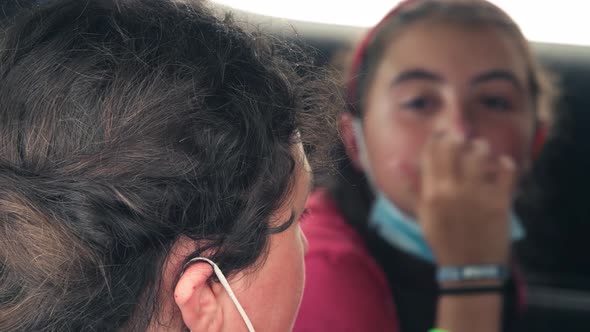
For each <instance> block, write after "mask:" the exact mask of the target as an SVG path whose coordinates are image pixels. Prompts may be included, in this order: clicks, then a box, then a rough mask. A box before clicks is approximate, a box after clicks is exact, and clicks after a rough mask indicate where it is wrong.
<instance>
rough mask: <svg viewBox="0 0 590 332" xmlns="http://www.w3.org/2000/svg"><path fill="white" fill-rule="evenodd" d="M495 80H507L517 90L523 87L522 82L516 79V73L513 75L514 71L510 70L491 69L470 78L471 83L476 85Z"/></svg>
mask: <svg viewBox="0 0 590 332" xmlns="http://www.w3.org/2000/svg"><path fill="white" fill-rule="evenodd" d="M495 80H502V81H507V82H510V83H512V85H514V86H515V87H516V88H517V89H519V90H523V89H524V87H523V86H522V83H521V82H520V81H519V80H518V78H516V75H514V73H512V72H511V71H508V70H504V69H493V70H490V71H487V72H485V73H483V74H480V75H478V76H477V77H475V78H474V79H472V80H471V84H472V85H477V84H481V83H486V82H489V81H495Z"/></svg>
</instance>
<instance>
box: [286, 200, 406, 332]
mask: <svg viewBox="0 0 590 332" xmlns="http://www.w3.org/2000/svg"><path fill="white" fill-rule="evenodd" d="M307 208H308V209H309V212H310V214H309V215H308V216H307V217H306V218H304V220H303V221H302V228H303V231H304V233H305V235H306V237H307V239H308V242H309V251H308V253H307V255H306V257H305V263H306V284H305V292H304V295H303V302H302V304H301V310H300V312H299V316H298V319H297V321H296V323H295V328H294V330H293V331H294V332H330V331H338V332H367V331H371V332H380V331H387V332H397V331H399V328H398V321H397V314H396V311H395V306H394V303H393V299H392V297H391V291H390V289H389V286H388V284H387V280H386V277H385V275H384V273H383V271H382V270H381V268H380V267H379V265H378V264H377V262H375V260H374V259H373V258H372V257H371V255H370V253H369V251H368V250H367V248H366V247H365V245H364V242H363V239H362V238H361V236H360V235H359V234H358V233H357V232H356V231H355V230H354V228H352V227H351V226H350V225H348V224H347V223H346V221H345V219H344V217H343V216H342V215H341V214H340V212H339V211H338V209H337V207H336V205H335V203H334V202H333V201H332V200H331V198H330V197H329V195H328V194H327V193H326V192H325V191H316V192H314V193H313V194H312V195H311V197H310V199H309V201H308V204H307Z"/></svg>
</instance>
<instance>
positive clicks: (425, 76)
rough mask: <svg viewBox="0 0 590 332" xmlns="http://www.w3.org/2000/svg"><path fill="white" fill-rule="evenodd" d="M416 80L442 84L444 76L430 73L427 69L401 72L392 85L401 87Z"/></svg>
mask: <svg viewBox="0 0 590 332" xmlns="http://www.w3.org/2000/svg"><path fill="white" fill-rule="evenodd" d="M416 80H426V81H434V82H442V81H444V80H443V78H442V76H440V75H438V74H436V73H433V72H431V71H428V70H426V69H419V68H418V69H410V70H406V71H403V72H401V73H400V74H398V75H397V76H396V77H394V79H393V81H392V82H391V85H392V86H394V85H399V84H402V83H404V82H407V81H416Z"/></svg>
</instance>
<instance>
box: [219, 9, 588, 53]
mask: <svg viewBox="0 0 590 332" xmlns="http://www.w3.org/2000/svg"><path fill="white" fill-rule="evenodd" d="M213 1H214V2H217V3H221V4H224V5H227V6H230V7H234V8H236V9H241V10H244V11H248V12H252V13H256V14H262V15H266V16H274V17H281V18H286V19H291V20H300V21H308V22H317V23H326V24H338V25H349V26H357V27H369V26H372V25H374V24H375V23H377V22H378V21H379V20H380V19H381V17H383V16H384V15H385V14H386V13H387V12H388V11H389V10H390V9H391V8H392V7H393V6H394V5H395V4H396V3H398V2H399V1H395V0H394V1H391V0H390V1H386V0H362V1H342V0H213ZM492 2H493V3H495V4H497V5H498V6H500V7H501V8H503V9H504V10H505V11H506V12H508V14H510V15H511V16H512V18H514V20H515V21H516V22H517V23H518V24H519V25H520V27H521V29H522V30H523V32H524V34H525V35H526V36H527V38H528V39H530V40H533V41H540V42H548V43H560V44H574V45H588V46H590V20H589V19H588V18H587V16H588V11H589V10H590V1H586V0H560V1H555V0H536V1H528V0H526V1H525V0H493V1H492Z"/></svg>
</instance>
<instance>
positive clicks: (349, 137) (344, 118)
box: [338, 112, 363, 172]
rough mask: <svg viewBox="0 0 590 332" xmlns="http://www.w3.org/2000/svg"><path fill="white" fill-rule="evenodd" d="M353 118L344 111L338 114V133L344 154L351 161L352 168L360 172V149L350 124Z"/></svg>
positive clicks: (361, 169)
mask: <svg viewBox="0 0 590 332" xmlns="http://www.w3.org/2000/svg"><path fill="white" fill-rule="evenodd" d="M353 120H354V119H353V116H352V114H350V113H348V112H345V113H343V114H342V115H341V116H340V121H339V124H338V125H339V129H340V134H341V136H342V142H343V144H344V149H345V151H346V155H347V156H348V158H349V159H350V161H351V162H352V165H353V166H354V168H355V169H356V170H358V171H361V172H362V171H363V166H362V164H361V161H360V151H359V147H358V142H357V140H356V136H355V133H354V127H353V125H352V121H353Z"/></svg>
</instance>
